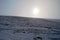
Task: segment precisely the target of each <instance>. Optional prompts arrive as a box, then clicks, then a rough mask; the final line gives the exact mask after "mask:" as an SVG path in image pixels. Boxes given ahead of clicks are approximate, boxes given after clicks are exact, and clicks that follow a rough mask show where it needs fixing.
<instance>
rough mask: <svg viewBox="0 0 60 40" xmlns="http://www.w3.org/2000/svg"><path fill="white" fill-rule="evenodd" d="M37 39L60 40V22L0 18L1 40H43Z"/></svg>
mask: <svg viewBox="0 0 60 40" xmlns="http://www.w3.org/2000/svg"><path fill="white" fill-rule="evenodd" d="M37 37H40V38H42V40H52V39H56V40H60V22H57V21H55V20H54V21H53V20H52V19H51V20H49V19H48V20H47V19H38V18H26V17H14V16H0V40H41V39H38V38H37ZM34 38H35V39H34Z"/></svg>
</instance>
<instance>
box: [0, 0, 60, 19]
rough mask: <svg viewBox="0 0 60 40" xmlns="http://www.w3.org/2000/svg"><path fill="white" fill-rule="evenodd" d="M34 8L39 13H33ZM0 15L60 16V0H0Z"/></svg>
mask: <svg viewBox="0 0 60 40" xmlns="http://www.w3.org/2000/svg"><path fill="white" fill-rule="evenodd" d="M34 8H38V9H39V13H38V15H33V12H32V11H33V9H34ZM0 15H11V16H26V17H38V18H60V0H0Z"/></svg>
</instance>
